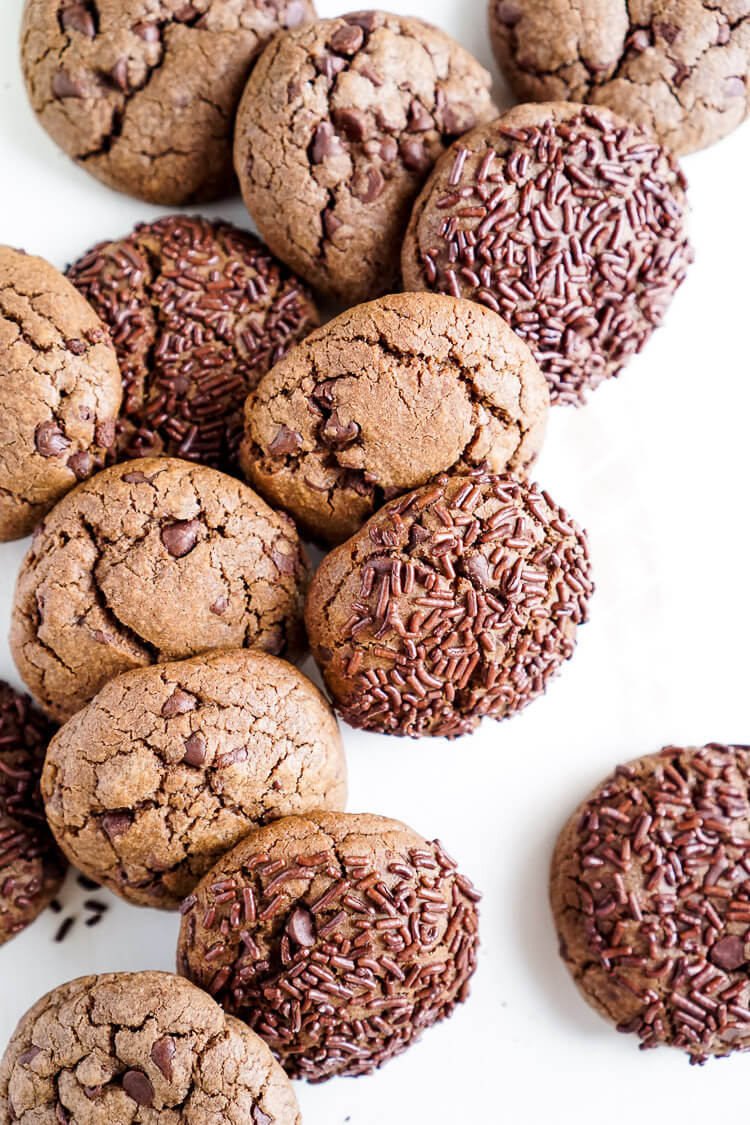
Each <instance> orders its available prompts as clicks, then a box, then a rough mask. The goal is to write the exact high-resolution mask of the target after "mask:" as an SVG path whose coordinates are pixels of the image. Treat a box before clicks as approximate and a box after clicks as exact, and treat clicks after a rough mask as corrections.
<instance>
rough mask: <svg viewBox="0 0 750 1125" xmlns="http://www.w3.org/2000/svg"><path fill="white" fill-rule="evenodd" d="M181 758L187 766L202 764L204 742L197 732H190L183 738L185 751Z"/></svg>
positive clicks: (203, 760) (204, 748)
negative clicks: (188, 735)
mask: <svg viewBox="0 0 750 1125" xmlns="http://www.w3.org/2000/svg"><path fill="white" fill-rule="evenodd" d="M182 760H183V762H184V763H185V765H187V766H196V767H197V766H202V765H203V763H204V762H205V760H206V744H205V742H204V741H203V739H202V738H201V736H200V735H199V734H191V735H190V738H186V739H185V753H184V754H183V756H182Z"/></svg>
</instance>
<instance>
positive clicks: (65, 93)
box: [52, 70, 86, 98]
mask: <svg viewBox="0 0 750 1125" xmlns="http://www.w3.org/2000/svg"><path fill="white" fill-rule="evenodd" d="M52 93H53V94H54V96H55V97H56V98H84V97H85V96H86V87H85V86H84V84H83V83H82V82H81V81H80V80H79V79H77V78H71V76H70V75H69V74H68V72H67V70H58V71H57V73H56V74H55V76H54V78H53V79H52Z"/></svg>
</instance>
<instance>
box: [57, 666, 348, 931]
mask: <svg viewBox="0 0 750 1125" xmlns="http://www.w3.org/2000/svg"><path fill="white" fill-rule="evenodd" d="M42 793H43V795H44V801H45V807H46V812H47V819H48V821H49V824H50V827H51V828H52V831H53V832H54V834H55V837H56V838H57V840H58V842H59V844H60V847H61V848H62V849H63V851H64V852H65V854H66V855H67V856H68V858H69V859H70V861H71V862H72V863H74V864H75V866H76V867H77V868H78V870H79V871H82V872H83V873H84V874H85V875H87V876H88V877H89V878H90V879H93V880H94V881H95V882H96V883H100V884H102V885H104V886H107V887H109V888H110V890H112V891H114V892H115V894H119V895H120V896H121V897H122V898H124V899H126V900H127V901H129V902H133V903H136V904H138V905H141V906H156V907H160V908H162V909H165V910H170V909H176V908H177V907H178V906H179V904H180V902H181V900H182V899H183V898H185V896H186V895H187V894H189V892H190V891H192V889H193V887H194V886H195V884H196V883H197V882H198V880H199V879H200V878H201V876H202V875H205V873H206V872H207V871H208V869H209V868H210V867H211V866H212V865H213V864H214V863H215V862H216V861H217V860H218V859H219V858H220V857H221V856H222V855H224V853H225V852H228V851H229V850H230V849H231V848H233V847H234V845H235V844H237V843H238V842H239V841H240V840H241V839H242V838H243V837H244V836H246V835H247V834H248V832H249V831H251V830H252V829H253V828H257V827H258V826H259V825H261V824H265V823H266V822H267V821H270V820H275V819H276V818H277V817H280V816H287V815H291V814H293V813H304V812H307V811H308V810H310V809H343V807H344V804H345V802H346V762H345V759H344V750H343V747H342V745H341V736H340V735H339V731H338V727H337V725H336V720H335V718H334V717H333V714H332V712H331V709H330V708H329V706H328V704H327V703H326V702H325V700H324V699H323V697H322V695H321V694H320V692H319V691H318V690H317V688H315V687H313V685H312V684H311V683H310V681H309V680H307V679H305V677H304V676H303V675H302V674H301V673H300V672H298V671H297V669H296V668H293V667H292V666H291V665H290V664H286V663H285V662H284V661H283V660H278V659H277V658H276V657H275V656H269V655H268V654H267V653H264V652H260V651H257V650H252V649H244V650H237V651H231V652H214V653H208V654H206V655H204V656H196V657H194V658H193V659H192V660H184V661H181V662H179V663H174V664H161V665H158V666H152V667H150V668H141V669H137V670H136V671H134V672H126V673H125V675H123V676H118V677H117V678H116V679H115V680H111V681H110V683H108V684H106V685H105V687H103V688H102V690H101V691H100V692H99V694H98V695H97V696H96V697H95V698H94V699H93V700H92V701H91V703H89V705H88V706H87V707H85V708H84V709H83V710H82V711H79V712H78V714H77V715H74V716H73V718H72V719H70V720H69V721H68V722H67V723H66V724H65V726H64V727H63V728H62V730H61V731H60V732H59V733H58V734H57V735H56V737H55V738H54V739H53V740H52V743H51V745H50V747H49V751H48V753H47V760H46V763H45V767H44V774H43V776H42Z"/></svg>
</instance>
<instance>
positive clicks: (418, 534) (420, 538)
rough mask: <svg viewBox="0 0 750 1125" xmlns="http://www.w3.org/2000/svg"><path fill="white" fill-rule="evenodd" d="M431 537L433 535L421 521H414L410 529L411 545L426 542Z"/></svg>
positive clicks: (414, 545)
mask: <svg viewBox="0 0 750 1125" xmlns="http://www.w3.org/2000/svg"><path fill="white" fill-rule="evenodd" d="M431 538H432V536H431V535H430V533H429V531H428V530H427V528H426V527H422V525H421V524H419V523H413V524H412V525H411V528H410V530H409V546H410V547H417V546H419V544H420V543H426V542H427V540H428V539H431Z"/></svg>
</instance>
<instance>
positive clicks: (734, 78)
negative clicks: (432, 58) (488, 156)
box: [489, 0, 750, 153]
mask: <svg viewBox="0 0 750 1125" xmlns="http://www.w3.org/2000/svg"><path fill="white" fill-rule="evenodd" d="M489 13H490V36H491V40H492V46H493V48H494V51H495V55H496V56H497V60H498V62H499V63H500V65H501V67H502V68H503V70H504V71H505V74H506V75H507V77H508V80H509V82H510V84H511V86H512V87H513V89H514V90H515V92H516V93H517V94H518V96H519V97H520V98H522V99H523V100H524V101H540V102H545V101H563V100H569V101H574V102H591V103H593V104H594V105H604V106H608V107H609V109H613V110H615V112H616V113H619V114H621V115H622V116H623V117H625V118H626V119H627V120H628V121H634V122H636V123H637V124H639V125H642V126H643V127H644V128H646V129H650V130H653V132H654V133H655V134H656V136H657V137H658V138H659V140H660V141H661V143H662V144H663V145H665V146H666V147H667V148H668V149H670V150H671V151H672V152H676V153H684V152H692V151H693V150H694V149H698V148H703V147H704V146H705V145H709V144H712V143H713V142H714V141H718V140H719V139H720V138H721V137H724V136H726V135H727V133H729V132H731V131H732V129H735V128H736V127H737V126H738V125H739V124H740V123H741V122H742V121H744V119H745V118H746V117H747V115H748V112H750V82H749V77H750V4H748V3H747V0H711V3H710V4H708V3H705V0H628V3H626V2H625V0H491V2H490V8H489Z"/></svg>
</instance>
